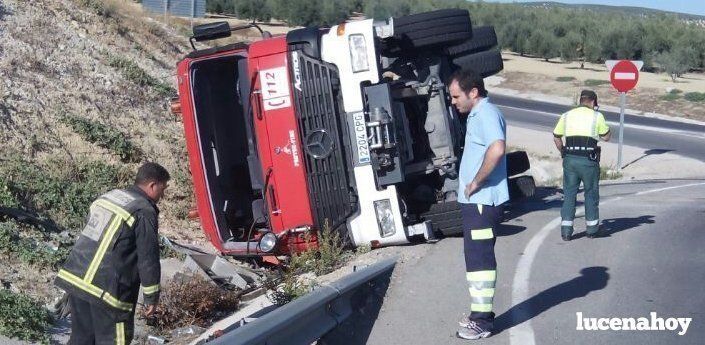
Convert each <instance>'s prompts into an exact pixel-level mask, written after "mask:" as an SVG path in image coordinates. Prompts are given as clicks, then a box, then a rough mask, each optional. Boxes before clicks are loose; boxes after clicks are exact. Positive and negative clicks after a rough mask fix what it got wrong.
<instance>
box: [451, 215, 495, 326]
mask: <svg viewBox="0 0 705 345" xmlns="http://www.w3.org/2000/svg"><path fill="white" fill-rule="evenodd" d="M460 206H461V211H462V217H463V239H464V243H465V268H466V279H467V281H468V285H469V290H470V319H471V320H474V321H476V322H477V323H478V324H479V325H480V326H481V327H483V328H485V329H492V323H493V322H494V316H495V315H494V313H493V312H492V300H493V298H494V289H495V282H496V280H497V260H496V259H495V255H494V244H495V240H496V238H495V229H496V228H497V225H498V224H499V222H500V220H501V217H502V209H503V206H502V205H499V206H487V205H479V204H460Z"/></svg>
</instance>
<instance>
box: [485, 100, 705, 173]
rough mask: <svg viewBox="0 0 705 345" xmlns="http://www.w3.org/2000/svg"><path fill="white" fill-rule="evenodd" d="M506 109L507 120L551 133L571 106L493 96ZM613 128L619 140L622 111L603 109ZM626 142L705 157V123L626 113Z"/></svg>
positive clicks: (684, 154)
mask: <svg viewBox="0 0 705 345" xmlns="http://www.w3.org/2000/svg"><path fill="white" fill-rule="evenodd" d="M490 98H491V100H492V102H493V103H495V104H497V105H498V106H499V108H500V109H501V110H502V112H503V113H504V116H505V118H506V120H507V122H508V123H510V124H512V125H514V126H519V127H525V128H531V129H538V130H542V131H546V132H547V133H550V132H551V131H553V128H554V127H555V125H556V122H557V121H558V117H559V116H560V114H562V113H564V112H566V111H568V110H570V107H568V106H563V105H558V104H552V103H543V102H536V101H531V100H525V99H521V98H513V97H507V96H491V97H490ZM602 113H603V114H604V115H605V120H607V122H608V124H609V125H610V127H611V128H612V130H613V133H612V134H613V135H612V140H611V141H612V142H617V140H619V139H618V136H617V134H618V129H619V113H612V112H607V111H602ZM624 123H625V127H624V144H625V145H631V146H637V147H643V148H647V149H652V150H663V151H662V152H672V153H675V154H679V155H682V156H685V157H690V158H695V159H699V160H701V161H705V126H703V125H698V124H690V123H684V122H675V121H666V120H662V119H657V118H650V117H644V116H635V115H625V117H624Z"/></svg>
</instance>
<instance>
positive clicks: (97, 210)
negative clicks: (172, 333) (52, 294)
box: [55, 163, 170, 345]
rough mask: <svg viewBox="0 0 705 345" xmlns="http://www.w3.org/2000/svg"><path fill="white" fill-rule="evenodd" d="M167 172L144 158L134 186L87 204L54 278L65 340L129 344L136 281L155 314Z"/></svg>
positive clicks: (148, 308)
mask: <svg viewBox="0 0 705 345" xmlns="http://www.w3.org/2000/svg"><path fill="white" fill-rule="evenodd" d="M169 178H170V176H169V173H168V172H167V171H166V169H164V168H163V167H162V166H161V165H159V164H156V163H145V164H144V165H142V166H141V167H140V168H139V169H138V171H137V176H136V178H135V183H134V186H131V187H129V188H127V189H115V190H112V191H110V192H108V193H106V194H103V195H102V196H100V197H99V198H98V199H97V200H95V201H94V202H93V203H92V204H91V206H90V212H89V215H88V218H87V223H86V225H85V227H84V228H83V231H82V232H81V234H80V236H79V237H78V240H77V241H76V244H75V245H74V246H73V248H72V250H71V253H70V254H69V257H68V259H67V260H66V262H65V263H64V266H63V267H62V268H61V269H60V270H59V273H58V276H57V278H56V281H55V283H56V285H57V286H59V287H60V288H62V289H64V290H66V292H67V293H68V295H69V305H70V307H71V315H72V322H71V339H70V340H69V344H72V345H79V344H129V343H130V341H131V340H132V337H133V329H134V327H133V325H134V313H135V304H136V302H137V295H138V292H139V289H140V285H141V287H142V292H143V295H144V304H145V309H144V314H145V315H146V316H151V315H153V314H154V312H155V310H156V307H157V303H158V300H159V280H160V277H161V267H160V264H159V236H158V234H157V229H158V225H157V219H158V215H159V209H158V208H157V205H156V204H157V203H158V202H159V200H160V199H161V198H162V196H164V190H165V189H166V188H167V182H168V181H169Z"/></svg>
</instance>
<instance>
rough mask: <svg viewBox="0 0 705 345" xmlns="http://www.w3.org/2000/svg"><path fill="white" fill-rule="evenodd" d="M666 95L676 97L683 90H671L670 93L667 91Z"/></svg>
mask: <svg viewBox="0 0 705 345" xmlns="http://www.w3.org/2000/svg"><path fill="white" fill-rule="evenodd" d="M668 93H670V94H672V95H678V94H681V93H683V90H679V89H671V91H668Z"/></svg>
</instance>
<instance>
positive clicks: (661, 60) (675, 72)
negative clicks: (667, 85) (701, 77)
mask: <svg viewBox="0 0 705 345" xmlns="http://www.w3.org/2000/svg"><path fill="white" fill-rule="evenodd" d="M694 51H695V49H694V48H693V47H677V48H675V49H673V51H670V52H663V53H659V54H657V55H656V57H655V58H654V62H656V63H657V64H659V66H661V70H663V71H664V72H666V73H667V74H668V75H669V76H670V77H671V80H672V81H673V82H674V83H675V82H676V79H677V78H678V77H680V76H682V75H683V74H685V73H686V72H688V71H689V70H690V68H691V67H692V65H691V63H692V61H691V56H692V54H693V52H694Z"/></svg>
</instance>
